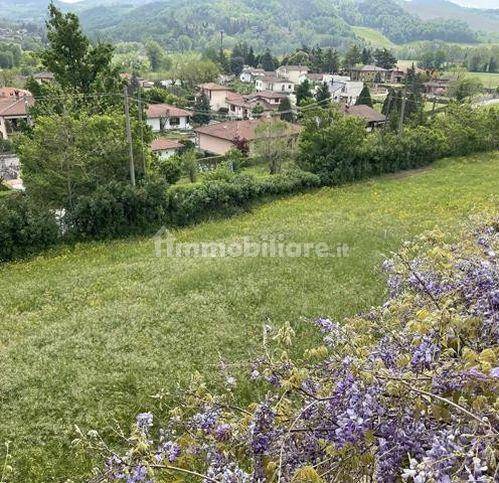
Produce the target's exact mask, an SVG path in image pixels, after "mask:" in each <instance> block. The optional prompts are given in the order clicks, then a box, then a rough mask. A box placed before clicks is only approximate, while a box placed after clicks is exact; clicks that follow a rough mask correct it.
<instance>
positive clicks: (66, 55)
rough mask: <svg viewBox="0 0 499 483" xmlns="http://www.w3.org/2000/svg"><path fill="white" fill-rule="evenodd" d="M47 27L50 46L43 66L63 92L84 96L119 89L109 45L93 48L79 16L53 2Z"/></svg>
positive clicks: (44, 53) (43, 56)
mask: <svg viewBox="0 0 499 483" xmlns="http://www.w3.org/2000/svg"><path fill="white" fill-rule="evenodd" d="M46 25H47V39H48V47H47V49H46V50H44V51H43V52H42V54H41V59H42V63H43V65H44V67H45V68H46V69H47V70H49V71H50V72H52V73H53V74H54V77H55V80H56V81H57V83H58V84H59V85H60V86H61V87H62V88H63V89H69V90H73V91H76V92H81V93H89V92H92V91H96V90H104V88H106V89H107V90H110V89H114V90H117V88H118V87H119V84H120V82H119V76H118V72H117V70H116V69H113V68H112V67H111V59H112V56H113V47H112V46H111V45H110V44H104V43H98V44H96V45H95V46H92V45H91V44H90V41H89V40H88V38H87V37H85V35H84V34H83V32H82V30H81V28H80V23H79V20H78V17H77V16H76V15H75V14H73V13H66V14H63V13H61V11H60V10H58V9H57V8H56V7H55V6H54V4H53V3H51V4H50V5H49V19H48V21H47V22H46Z"/></svg>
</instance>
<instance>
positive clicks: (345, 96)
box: [329, 80, 364, 106]
mask: <svg viewBox="0 0 499 483" xmlns="http://www.w3.org/2000/svg"><path fill="white" fill-rule="evenodd" d="M363 87H364V83H363V82H359V81H350V80H348V81H333V82H332V83H331V84H329V92H330V93H331V99H332V100H333V101H334V102H342V103H343V104H345V105H348V106H350V105H353V104H355V103H356V102H357V98H358V97H359V95H360V92H361V91H362V88H363Z"/></svg>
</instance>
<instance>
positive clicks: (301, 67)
mask: <svg viewBox="0 0 499 483" xmlns="http://www.w3.org/2000/svg"><path fill="white" fill-rule="evenodd" d="M280 69H282V70H284V69H286V70H288V71H290V70H297V71H301V70H305V71H307V72H308V71H309V70H310V69H309V68H308V67H307V66H306V65H281V66H280V67H278V69H277V70H280Z"/></svg>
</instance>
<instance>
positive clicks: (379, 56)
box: [374, 49, 397, 69]
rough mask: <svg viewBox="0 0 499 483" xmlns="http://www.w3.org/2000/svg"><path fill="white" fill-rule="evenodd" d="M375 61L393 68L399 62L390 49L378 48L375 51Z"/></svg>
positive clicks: (382, 65)
mask: <svg viewBox="0 0 499 483" xmlns="http://www.w3.org/2000/svg"><path fill="white" fill-rule="evenodd" d="M374 61H375V64H376V65H377V66H378V67H382V68H383V69H393V67H394V66H395V64H396V63H397V58H396V57H395V56H394V55H393V54H392V53H391V52H390V51H389V50H388V49H376V50H375V51H374Z"/></svg>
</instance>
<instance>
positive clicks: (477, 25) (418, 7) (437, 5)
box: [401, 0, 499, 33]
mask: <svg viewBox="0 0 499 483" xmlns="http://www.w3.org/2000/svg"><path fill="white" fill-rule="evenodd" d="M401 5H402V6H403V8H404V10H406V11H407V12H409V13H411V14H414V15H417V16H418V17H419V18H421V19H423V20H432V19H437V18H445V19H454V20H461V21H463V22H466V23H467V24H468V25H469V26H470V27H471V28H472V29H474V30H483V31H486V32H496V33H499V8H497V9H495V10H490V9H489V10H482V9H478V8H464V7H461V6H459V5H456V4H455V3H452V2H449V1H448V0H410V1H403V2H402V3H401ZM497 6H498V7H499V3H498V4H497Z"/></svg>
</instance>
